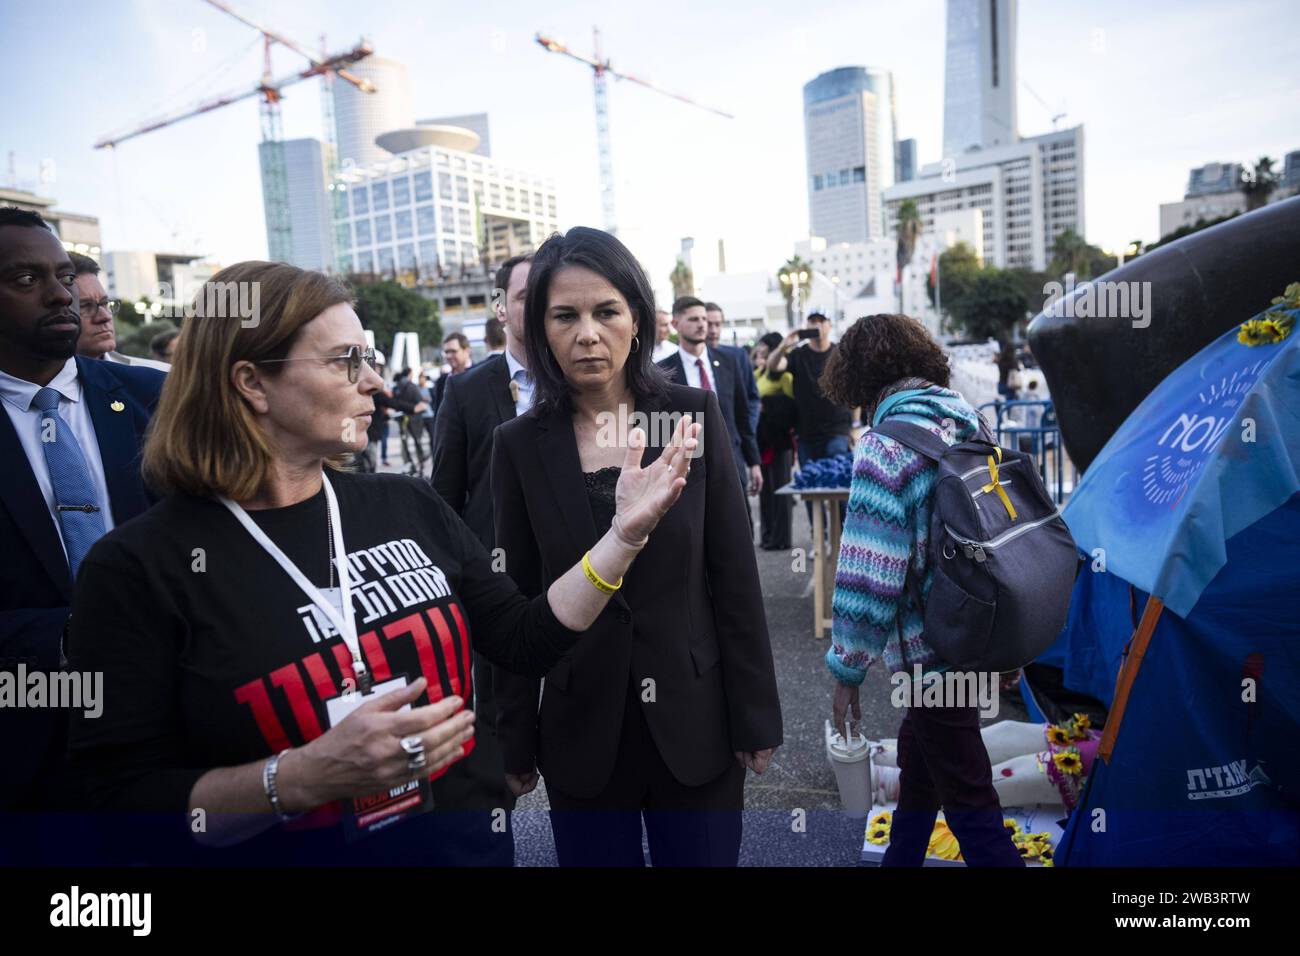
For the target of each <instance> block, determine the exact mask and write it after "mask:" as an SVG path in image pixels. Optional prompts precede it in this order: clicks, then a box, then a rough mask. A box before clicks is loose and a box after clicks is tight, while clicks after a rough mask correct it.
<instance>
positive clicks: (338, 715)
mask: <svg viewBox="0 0 1300 956" xmlns="http://www.w3.org/2000/svg"><path fill="white" fill-rule="evenodd" d="M408 683H409V681H408V680H407V679H406V676H405V675H401V676H398V677H394V678H393V679H392V680H386V681H384V682H383V683H382V684H376V685H375V686H374V687H372V688H371V690H370V693H368V694H362V693H359V692H357V691H353V692H352V693H349V694H344V695H343V696H341V697H335V698H333V699H332V700H327V701H326V702H325V709H326V716H327V717H328V719H329V725H330V727H337V726H338V725H339V723H340V722H341V721H342V720H344V719H345V718H346V717H347V716H348V715H349V714H351V713H352V712H353V711H354V710H356V709H357V708H358V707H360V706H361V705H362V704H365V703H368V702H370V701H372V700H374V699H375V698H376V697H380V696H382V695H384V694H388V693H391V692H392V691H395V690H400V689H401V688H403V687H405V686H406V685H407V684H408ZM410 709H411V705H410V704H404V705H402V707H401V710H404V711H405V710H410ZM343 803H344V809H345V812H344V814H343V835H344V837H345V838H346V839H347V841H348V842H349V843H355V842H356V841H357V840H363V839H365V838H366V837H369V836H373V835H375V834H376V833H379V832H380V831H381V830H387V829H388V828H389V827H391V826H396V825H397V824H398V823H401V822H402V821H403V820H409V819H410V818H411V817H414V816H418V815H419V814H421V813H427V812H429V811H430V810H432V809H433V787H432V786H431V785H430V783H429V778H428V777H419V778H418V779H416V780H410V781H407V782H406V783H402V784H398V785H397V786H396V787H391V788H390V789H388V790H381V791H379V792H378V793H372V794H367V795H366V796H364V797H353V798H352V799H351V800H345V801H343ZM348 804H350V805H351V806H348Z"/></svg>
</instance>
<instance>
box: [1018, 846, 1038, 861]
mask: <svg viewBox="0 0 1300 956" xmlns="http://www.w3.org/2000/svg"><path fill="white" fill-rule="evenodd" d="M1016 849H1017V850H1018V851H1020V855H1021V857H1023V858H1024V859H1026V860H1036V859H1038V852H1039V850H1038V844H1037V843H1032V842H1029V841H1025V842H1023V843H1017V844H1016Z"/></svg>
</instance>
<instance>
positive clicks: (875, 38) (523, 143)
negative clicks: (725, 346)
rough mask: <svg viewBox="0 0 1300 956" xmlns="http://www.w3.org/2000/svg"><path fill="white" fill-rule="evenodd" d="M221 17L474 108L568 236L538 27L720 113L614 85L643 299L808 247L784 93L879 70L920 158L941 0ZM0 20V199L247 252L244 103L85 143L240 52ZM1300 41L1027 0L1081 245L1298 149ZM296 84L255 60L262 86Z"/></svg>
mask: <svg viewBox="0 0 1300 956" xmlns="http://www.w3.org/2000/svg"><path fill="white" fill-rule="evenodd" d="M230 2H231V5H232V6H234V7H235V8H236V9H238V10H240V11H241V12H243V13H245V14H247V15H249V16H251V17H253V18H254V19H259V20H262V21H264V22H265V23H266V24H267V25H268V26H270V27H272V28H273V29H276V30H279V31H282V32H283V33H285V34H286V35H288V36H289V37H292V38H294V39H296V40H297V41H299V42H301V43H302V44H304V45H306V46H310V47H312V48H314V49H319V45H320V37H321V35H322V34H325V35H326V36H327V38H328V40H327V44H328V46H329V47H330V48H331V49H341V48H345V47H348V46H350V45H352V44H353V43H354V42H355V41H356V40H358V39H359V38H360V37H362V36H365V37H367V38H368V39H369V40H370V41H371V43H372V44H373V46H374V48H375V51H376V53H377V54H379V55H382V56H386V57H390V58H393V59H398V60H402V61H404V62H405V63H406V64H407V66H408V68H409V70H410V75H411V85H412V94H413V105H414V111H415V115H416V117H417V118H422V117H427V116H437V115H449V114H456V113H472V112H487V113H488V114H489V115H490V118H491V119H490V121H491V136H492V153H493V157H494V158H495V159H497V160H500V161H502V162H504V163H507V164H510V165H515V166H522V167H525V168H528V169H535V170H537V171H538V172H540V173H543V174H546V175H550V176H553V177H554V178H555V180H556V184H557V190H558V193H559V207H560V208H559V212H560V225H561V228H562V229H563V228H567V227H569V226H573V225H600V218H601V216H600V203H599V195H598V187H597V159H596V131H595V114H594V107H593V96H592V82H591V71H590V69H589V68H587V67H584V66H583V65H582V64H580V63H577V62H575V61H572V60H569V59H567V58H565V57H560V56H556V55H553V54H550V53H547V52H545V51H544V50H543V49H542V48H541V47H540V46H538V45H537V44H536V43H535V42H534V40H533V36H534V34H535V33H536V32H537V31H539V30H540V31H542V32H545V33H548V34H550V35H552V36H555V37H557V38H559V39H561V40H563V41H564V42H566V43H568V44H569V45H570V46H571V47H573V48H574V49H576V50H579V51H583V52H586V51H589V50H590V48H591V43H592V38H591V30H592V26H593V25H598V26H599V27H600V29H601V31H602V42H603V46H604V51H605V54H606V55H607V56H608V57H609V58H610V60H611V61H612V63H613V65H614V67H615V68H620V67H621V68H623V69H625V70H627V71H629V72H632V73H636V74H638V75H641V76H644V77H646V78H648V79H650V80H652V81H653V82H655V83H657V84H658V85H661V86H664V87H666V88H668V89H671V90H674V91H677V92H681V93H684V94H686V95H688V96H691V97H693V98H695V99H697V100H699V101H701V102H704V103H707V104H710V105H712V106H716V107H718V108H720V109H723V110H725V111H727V112H730V113H733V114H735V117H736V118H735V119H733V120H727V119H724V118H721V117H717V116H714V115H713V114H711V113H707V112H705V111H703V110H697V109H693V108H692V107H690V106H687V105H684V104H682V103H680V102H677V101H675V100H672V99H669V98H667V97H663V96H660V95H658V94H656V93H653V92H650V91H648V90H645V89H642V88H640V87H637V86H635V85H632V84H619V83H614V84H612V86H611V91H610V104H609V105H610V125H611V135H612V138H613V166H614V175H615V180H616V196H617V202H618V221H619V226H620V234H621V235H622V236H623V237H624V238H625V241H627V242H628V244H629V245H630V246H631V247H632V249H633V251H634V252H636V253H637V254H638V255H639V256H640V257H641V259H642V262H643V264H644V265H645V266H646V268H647V270H648V271H649V272H650V273H651V276H652V278H653V279H654V281H655V285H656V287H657V288H661V289H662V288H665V287H666V285H667V274H668V272H669V271H670V270H671V268H672V265H673V262H674V260H675V257H676V255H677V252H678V249H679V247H680V240H681V238H682V237H684V236H694V237H696V240H697V243H701V244H709V245H716V241H717V239H718V238H722V239H723V240H725V244H726V256H727V268H728V271H731V272H746V271H753V270H760V269H761V270H769V271H771V270H774V269H775V268H776V267H777V266H779V265H780V264H781V263H782V262H783V261H784V260H785V259H786V258H788V257H789V256H790V255H791V254H792V253H793V246H794V243H795V242H796V241H798V240H799V239H802V238H805V237H806V236H807V234H808V196H807V187H806V182H807V178H806V169H805V159H804V140H803V118H802V116H803V114H802V88H803V84H804V83H806V82H807V81H809V80H811V79H812V78H813V77H815V76H816V75H818V74H819V73H821V72H823V71H825V70H828V69H833V68H835V67H839V66H847V65H862V66H870V67H875V68H880V69H887V70H891V71H893V74H894V79H895V85H896V89H897V94H896V95H897V107H898V135H899V137H900V138H908V137H911V138H915V139H916V140H917V143H918V159H919V162H920V163H922V164H924V163H928V162H935V161H938V160H939V159H940V158H941V156H940V152H941V146H942V132H943V66H944V3H943V0H890V2H882V0H849V2H838V0H804V2H801V3H798V4H790V3H787V2H780V3H777V2H769V0H717V2H702V0H687V2H681V0H657V2H656V3H655V4H654V5H650V4H646V3H644V2H631V0H602V2H597V3H590V2H565V0H553V2H551V3H549V4H537V3H525V2H516V0H511V2H492V0H480V2H476V3H474V4H472V5H471V4H466V3H459V4H452V3H446V2H429V0H426V2H422V3H421V2H415V0H371V2H368V3H364V4H360V3H356V2H352V0H337V2H336V0H293V2H292V3H286V2H283V0H230ZM0 25H2V27H0V54H2V58H0V62H2V63H3V64H4V67H3V82H4V93H3V96H2V97H0V183H4V184H6V185H7V184H9V181H10V172H9V171H10V168H11V163H12V168H13V169H14V171H15V173H16V180H17V182H18V185H20V186H25V187H26V188H33V187H34V188H35V189H36V190H37V191H38V192H40V193H41V194H42V195H46V196H50V197H53V198H55V199H57V200H58V205H59V208H62V209H67V210H69V211H74V212H82V213H89V214H91V215H96V216H98V217H99V218H100V220H101V226H102V231H103V238H104V248H105V249H106V250H114V249H155V250H169V251H170V250H175V251H182V252H190V253H202V254H205V255H207V256H210V257H212V258H215V259H216V260H218V261H220V262H222V263H230V262H235V261H238V260H241V259H247V258H258V257H264V256H265V255H266V231H265V225H264V221H263V217H262V206H261V185H260V176H259V172H258V165H257V142H258V139H259V136H260V130H259V123H258V111H257V102H256V100H255V99H249V100H247V101H245V102H243V103H239V104H236V105H233V106H229V107H226V108H224V109H221V110H218V111H215V112H212V113H209V114H205V115H203V116H199V117H196V118H193V119H190V120H186V121H184V122H182V123H179V124H177V125H175V126H172V127H169V128H167V129H163V130H160V131H157V132H153V133H150V134H147V135H146V136H142V137H140V138H138V139H135V140H132V141H130V142H127V143H124V144H123V145H122V146H121V147H119V148H118V149H116V150H94V149H92V144H93V143H94V142H95V141H96V140H97V139H99V138H100V137H102V136H104V135H106V134H108V133H111V132H116V131H119V130H123V129H127V128H130V127H133V126H137V125H139V124H140V123H141V122H142V121H143V120H145V119H149V118H152V117H153V116H155V115H157V114H160V113H165V112H171V111H173V110H176V109H178V108H180V107H184V106H187V105H189V104H190V103H192V102H196V101H197V100H199V99H202V98H205V97H208V96H211V95H213V94H216V93H221V92H226V91H228V90H239V89H244V88H250V87H252V86H253V85H254V84H255V83H256V82H257V80H258V79H259V78H260V75H261V57H262V51H261V46H260V42H259V36H258V34H257V33H256V32H254V31H253V30H251V29H249V28H248V27H246V26H244V25H242V24H240V23H238V22H237V21H235V20H234V19H232V18H230V17H229V16H227V15H225V14H223V13H221V12H219V11H218V10H216V9H215V8H213V7H211V6H209V5H208V4H207V3H204V2H202V0H64V2H61V3H58V4H52V3H49V2H48V0H0ZM1298 27H1300V3H1297V2H1295V0H1234V2H1231V3H1228V2H1219V3H1209V2H1201V0H1152V2H1133V0H1122V2H1119V0H1091V2H1084V0H1021V2H1020V4H1019V30H1018V73H1019V80H1020V86H1019V91H1018V92H1019V125H1020V132H1021V134H1022V135H1033V134H1036V133H1041V132H1047V131H1049V130H1050V129H1051V128H1052V116H1053V114H1055V113H1064V114H1065V118H1064V119H1063V120H1061V125H1062V126H1072V125H1075V124H1083V126H1084V142H1085V146H1084V170H1085V187H1084V197H1085V234H1086V237H1087V238H1088V240H1089V241H1091V242H1093V243H1095V244H1097V245H1100V246H1103V247H1109V248H1118V247H1123V246H1126V245H1127V244H1128V243H1129V242H1130V241H1131V240H1134V239H1142V240H1145V241H1154V240H1155V239H1156V238H1158V236H1157V233H1158V207H1159V204H1160V203H1161V202H1170V201H1174V200H1177V199H1180V198H1181V197H1182V193H1183V188H1184V186H1185V183H1186V179H1187V173H1188V170H1189V169H1190V168H1191V167H1192V166H1198V165H1201V164H1203V163H1206V162H1211V161H1224V162H1228V161H1253V160H1254V159H1255V158H1257V157H1258V156H1260V155H1264V154H1267V155H1270V156H1272V157H1274V158H1275V159H1280V158H1281V156H1282V155H1284V154H1285V153H1286V152H1288V151H1290V150H1294V149H1300V58H1297V57H1296V56H1295V52H1294V41H1295V37H1296V36H1297V28H1298ZM302 62H303V61H302V60H301V58H300V57H298V56H297V54H294V53H292V51H290V50H287V49H285V48H283V47H279V48H276V50H275V52H274V73H275V74H276V75H281V74H283V73H287V72H290V71H291V70H293V69H296V68H298V67H299V66H300V65H301V64H302ZM283 111H284V134H285V136H286V138H293V137H298V136H315V137H320V136H321V135H322V126H321V103H320V87H319V81H318V80H311V81H307V82H304V83H300V84H298V85H296V86H293V87H290V88H288V89H287V90H286V91H285V100H284V104H283ZM42 177H44V179H43V180H42Z"/></svg>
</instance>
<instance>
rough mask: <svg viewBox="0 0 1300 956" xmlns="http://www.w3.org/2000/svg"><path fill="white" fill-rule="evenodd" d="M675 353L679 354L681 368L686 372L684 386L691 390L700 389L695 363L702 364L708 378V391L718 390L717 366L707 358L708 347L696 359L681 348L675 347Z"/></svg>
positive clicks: (698, 371) (698, 370)
mask: <svg viewBox="0 0 1300 956" xmlns="http://www.w3.org/2000/svg"><path fill="white" fill-rule="evenodd" d="M677 351H678V352H680V353H681V356H682V367H683V368H684V369H685V370H686V384H687V385H689V386H690V387H691V388H700V387H701V386H700V369H699V366H697V365H696V364H695V363H696V362H703V363H704V369H705V372H706V373H707V374H708V376H709V390H710V391H712V392H716V391H717V390H718V373H717V371H716V369H717V366H716V365H714V364H713V359H711V358H710V357H709V349H708V347H707V346H706V347H705V349H704V351H703V352H701V353H700V355H699V357H698V358H697V357H696V356H694V355H692V354H691V353H690V352H688V351H686V349H684V348H682V347H681V346H678V347H677Z"/></svg>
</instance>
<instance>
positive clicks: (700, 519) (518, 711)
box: [492, 385, 782, 797]
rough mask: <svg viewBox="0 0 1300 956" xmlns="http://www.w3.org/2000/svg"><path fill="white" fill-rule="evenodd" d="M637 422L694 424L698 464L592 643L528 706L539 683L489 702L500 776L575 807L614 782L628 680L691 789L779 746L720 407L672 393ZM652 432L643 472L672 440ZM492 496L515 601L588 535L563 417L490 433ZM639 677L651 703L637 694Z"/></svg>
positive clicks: (687, 391) (592, 536)
mask: <svg viewBox="0 0 1300 956" xmlns="http://www.w3.org/2000/svg"><path fill="white" fill-rule="evenodd" d="M637 411H638V412H641V411H645V412H647V413H651V412H670V413H671V412H678V413H690V414H691V415H692V416H693V419H694V420H695V421H697V422H701V423H702V424H703V426H704V427H703V434H702V439H703V442H702V443H703V448H704V451H703V454H702V455H701V456H699V457H697V458H695V459H694V460H693V461H692V462H691V472H690V476H689V478H688V479H687V482H686V487H685V488H683V489H682V495H681V498H680V499H678V501H677V503H676V504H674V505H673V507H672V509H671V510H670V511H669V512H668V513H667V514H666V515H665V516H664V518H663V520H662V521H660V523H659V526H658V527H657V528H656V529H655V531H654V533H653V534H652V535H651V536H650V540H649V542H648V543H647V544H646V546H645V549H644V550H643V551H642V552H641V554H639V555H638V556H637V558H636V561H635V563H634V564H633V565H632V567H631V568H630V569H629V570H628V572H627V574H626V575H624V583H623V586H622V587H621V588H620V590H619V591H617V592H616V593H615V594H614V596H613V597H612V598H611V599H610V601H609V604H608V605H607V606H606V607H605V609H604V610H603V611H602V612H601V614H600V616H599V617H598V618H597V619H596V621H595V623H594V624H593V625H592V627H591V630H592V631H594V632H595V633H593V634H590V635H589V636H588V637H587V638H586V639H585V640H583V641H582V642H581V643H580V644H579V645H578V646H577V647H575V648H574V650H573V651H572V652H571V653H570V654H569V655H568V657H566V658H565V659H564V660H562V661H561V662H560V663H559V664H558V665H557V666H556V667H555V668H554V669H553V670H552V671H551V672H550V674H549V675H548V676H547V678H546V684H545V692H544V693H543V695H542V698H541V705H540V710H539V707H538V700H537V683H536V682H530V683H529V684H527V685H526V688H525V690H524V691H523V692H519V693H515V692H513V689H512V692H511V693H509V694H507V693H505V692H503V690H502V689H501V688H498V691H497V707H498V720H497V726H498V728H499V729H500V732H501V737H502V743H503V746H504V748H505V754H506V769H507V770H509V771H511V772H514V773H524V772H528V771H531V770H532V769H533V768H534V766H536V767H538V768H539V769H540V770H541V771H542V773H543V774H545V775H546V778H547V780H548V781H549V782H551V783H553V784H554V785H555V786H556V787H558V788H559V789H560V790H562V791H564V792H566V793H570V794H574V795H576V796H585V797H591V796H595V795H597V794H598V793H599V792H600V791H601V789H602V788H603V787H604V786H605V784H606V783H607V782H608V780H609V778H610V775H611V774H612V772H613V769H614V763H615V760H616V758H617V755H618V743H619V734H620V728H621V726H622V722H623V714H624V708H625V705H627V703H628V701H629V683H631V684H633V685H635V686H636V688H637V689H638V691H639V693H638V699H639V700H640V701H641V703H640V706H641V707H642V709H643V711H644V714H645V719H646V722H647V724H648V725H649V728H650V732H651V734H652V735H653V737H654V741H655V744H656V746H657V747H658V749H659V753H660V754H661V755H662V757H663V759H664V762H665V763H666V764H667V765H668V767H669V769H670V770H671V771H672V773H673V775H674V776H675V777H676V778H677V779H678V780H679V781H680V782H681V783H683V784H685V785H687V786H699V785H701V784H704V783H706V782H708V781H710V780H713V779H715V778H716V777H717V776H718V775H719V774H721V773H722V772H723V771H724V770H726V769H727V767H728V765H729V763H730V762H731V761H732V760H734V759H735V758H734V757H733V756H732V754H733V752H734V751H737V750H742V751H752V750H763V749H766V748H768V747H775V746H778V745H779V744H780V743H781V739H782V738H781V708H780V702H779V700H778V698H777V690H776V675H775V669H774V667H773V664H772V650H771V646H770V644H769V642H768V634H767V620H766V617H765V614H764V611H763V594H762V590H761V588H760V585H759V579H758V565H757V563H756V561H755V559H754V552H753V548H752V545H751V534H752V532H751V529H750V526H749V520H748V517H747V515H746V513H745V506H744V498H743V497H742V495H741V494H740V482H739V477H738V475H737V474H736V468H735V465H734V462H733V460H732V456H731V447H730V442H729V440H728V438H727V437H726V435H725V432H724V429H723V423H724V421H725V419H724V418H723V414H722V411H721V409H720V407H719V405H718V400H717V396H716V395H714V394H713V393H711V392H706V391H703V390H702V389H694V388H689V387H686V386H680V385H669V386H668V390H667V392H666V394H665V395H663V396H662V397H660V398H656V399H647V400H642V401H638V403H637ZM658 431H659V429H658V428H656V427H651V428H650V434H649V436H648V439H649V442H648V446H647V448H646V450H645V454H644V457H643V459H642V465H643V466H645V465H648V464H650V463H651V462H653V461H654V460H656V459H657V458H658V457H659V454H660V452H661V451H662V447H661V446H660V444H659V441H660V440H661V438H662V439H664V440H666V439H667V438H668V437H669V436H668V434H664V435H662V436H660V435H659V434H657V432H658ZM664 431H665V432H668V431H670V430H667V429H665V430H664ZM492 499H493V504H494V506H495V509H496V540H497V546H498V547H501V548H504V549H505V555H506V573H508V574H509V575H510V576H511V577H512V578H514V580H515V582H516V583H517V584H518V585H519V587H520V588H521V589H522V590H523V591H524V593H526V594H530V595H532V594H539V593H541V592H542V591H544V590H545V589H546V588H548V587H550V585H551V582H553V581H554V580H555V579H556V578H557V577H559V576H561V575H563V574H564V573H565V572H566V571H568V570H569V569H570V568H571V567H573V566H574V565H575V564H577V563H578V562H579V561H580V560H581V559H582V555H583V553H584V552H586V551H587V550H588V549H589V548H590V547H591V546H592V545H593V544H595V543H596V540H597V533H596V528H595V523H594V521H593V519H592V514H591V506H590V502H589V500H588V498H587V491H586V483H585V481H584V479H583V475H582V466H581V464H580V461H579V458H578V445H577V440H576V438H575V436H574V433H573V422H572V418H571V416H570V415H569V414H568V413H566V412H563V411H560V410H558V409H555V408H546V407H544V406H538V407H534V408H533V409H532V410H530V411H529V412H528V413H527V414H526V415H522V416H520V417H518V418H516V419H514V420H513V421H510V422H507V423H506V424H504V425H502V426H501V427H500V428H498V429H497V431H496V441H495V448H494V451H493V456H492ZM647 679H651V680H653V681H654V685H653V687H654V701H653V702H648V701H646V700H645V697H644V693H641V691H642V689H643V688H644V687H645V686H646V685H645V684H644V683H643V682H644V681H645V680H647Z"/></svg>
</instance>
